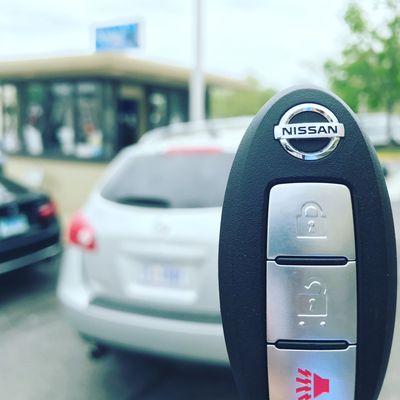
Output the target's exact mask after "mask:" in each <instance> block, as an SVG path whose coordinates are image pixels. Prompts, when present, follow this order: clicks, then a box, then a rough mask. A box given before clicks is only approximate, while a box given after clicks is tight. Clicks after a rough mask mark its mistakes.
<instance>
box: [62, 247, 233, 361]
mask: <svg viewBox="0 0 400 400" xmlns="http://www.w3.org/2000/svg"><path fill="white" fill-rule="evenodd" d="M62 264H63V265H62V272H61V275H60V281H59V285H58V297H59V300H60V301H61V303H62V305H63V308H64V310H65V313H66V315H67V318H68V319H69V321H70V322H71V323H72V325H73V326H74V327H75V328H76V329H77V330H78V331H79V332H80V333H81V334H83V335H85V336H89V337H91V338H94V339H95V340H97V341H99V342H102V343H106V344H111V345H114V346H118V347H123V348H126V349H131V350H139V351H144V352H149V353H153V354H157V355H163V356H168V357H174V358H184V359H190V360H197V361H203V362H208V363H216V364H228V356H227V353H226V346H225V340H224V335H223V329H222V325H221V324H220V323H206V322H192V321H181V320H174V319H170V318H163V317H155V316H147V315H141V314H135V313H132V312H124V311H121V310H115V309H110V308H106V307H101V306H99V305H95V304H92V303H90V297H89V293H88V292H87V290H86V289H85V285H84V282H83V277H82V271H80V270H79V269H81V268H80V266H81V264H82V260H81V254H80V252H79V250H77V249H74V248H70V249H68V251H67V254H64V260H63V263H62Z"/></svg>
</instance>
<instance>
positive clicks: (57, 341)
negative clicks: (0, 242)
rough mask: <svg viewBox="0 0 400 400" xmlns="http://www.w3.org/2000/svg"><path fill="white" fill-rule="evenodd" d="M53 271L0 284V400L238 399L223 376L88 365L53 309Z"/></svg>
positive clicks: (125, 362)
mask: <svg viewBox="0 0 400 400" xmlns="http://www.w3.org/2000/svg"><path fill="white" fill-rule="evenodd" d="M57 264H58V263H57V262H51V263H50V262H49V263H45V264H42V265H38V266H35V268H29V269H25V270H20V271H16V272H14V273H11V274H8V275H3V276H0V305H1V313H0V398H1V399H10V400H43V399H54V400H81V399H82V400H83V399H85V400H86V399H96V400H102V399H126V400H136V399H140V400H159V399H163V400H180V399H185V400H186V399H193V400H196V399H199V400H200V399H210V400H212V399H221V400H228V399H229V400H236V399H237V396H236V393H235V388H234V385H233V381H232V377H231V373H230V371H229V369H227V368H216V367H209V366H204V365H193V364H188V363H182V362H171V361H166V360H160V359H155V358H150V357H148V356H147V357H146V356H141V355H135V354H129V353H123V352H116V351H113V352H110V353H108V354H106V355H105V356H104V357H103V358H100V359H98V360H92V359H90V358H89V357H88V345H87V344H86V343H83V342H82V341H81V340H80V338H79V337H77V336H76V334H75V332H74V331H73V330H72V329H71V328H70V326H69V325H68V323H67V322H66V321H65V320H64V318H63V316H62V314H61V313H60V310H59V308H58V304H57V301H56V298H55V293H54V291H55V284H56V277H57V269H58V265H57Z"/></svg>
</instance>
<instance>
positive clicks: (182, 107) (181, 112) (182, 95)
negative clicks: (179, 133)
mask: <svg viewBox="0 0 400 400" xmlns="http://www.w3.org/2000/svg"><path fill="white" fill-rule="evenodd" d="M169 104H170V106H169V108H170V115H169V123H170V124H174V123H176V122H184V121H187V120H188V111H189V99H188V93H187V92H186V91H183V90H171V91H170V93H169Z"/></svg>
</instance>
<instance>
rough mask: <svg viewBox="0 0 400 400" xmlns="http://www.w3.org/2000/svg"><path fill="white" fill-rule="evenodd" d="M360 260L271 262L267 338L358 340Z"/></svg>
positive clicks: (269, 263)
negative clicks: (308, 263) (358, 265)
mask: <svg viewBox="0 0 400 400" xmlns="http://www.w3.org/2000/svg"><path fill="white" fill-rule="evenodd" d="M356 285H357V284H356V263H355V262H354V261H350V262H348V263H347V264H346V265H340V266H326V265H322V266H318V265H310V266H305V265H279V264H277V263H275V262H274V261H267V341H268V343H271V344H273V343H276V342H277V341H278V340H312V341H314V340H334V341H335V340H337V341H347V342H348V343H349V344H356V343H357V286H356Z"/></svg>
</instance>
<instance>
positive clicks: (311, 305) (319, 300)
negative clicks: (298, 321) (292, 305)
mask: <svg viewBox="0 0 400 400" xmlns="http://www.w3.org/2000/svg"><path fill="white" fill-rule="evenodd" d="M302 290H303V293H300V294H299V295H298V299H297V300H298V301H297V305H298V310H297V316H298V317H327V316H328V297H327V288H326V285H325V284H324V283H323V282H321V280H318V279H312V280H310V281H309V282H308V283H306V284H305V285H304V287H303V289H302Z"/></svg>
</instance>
